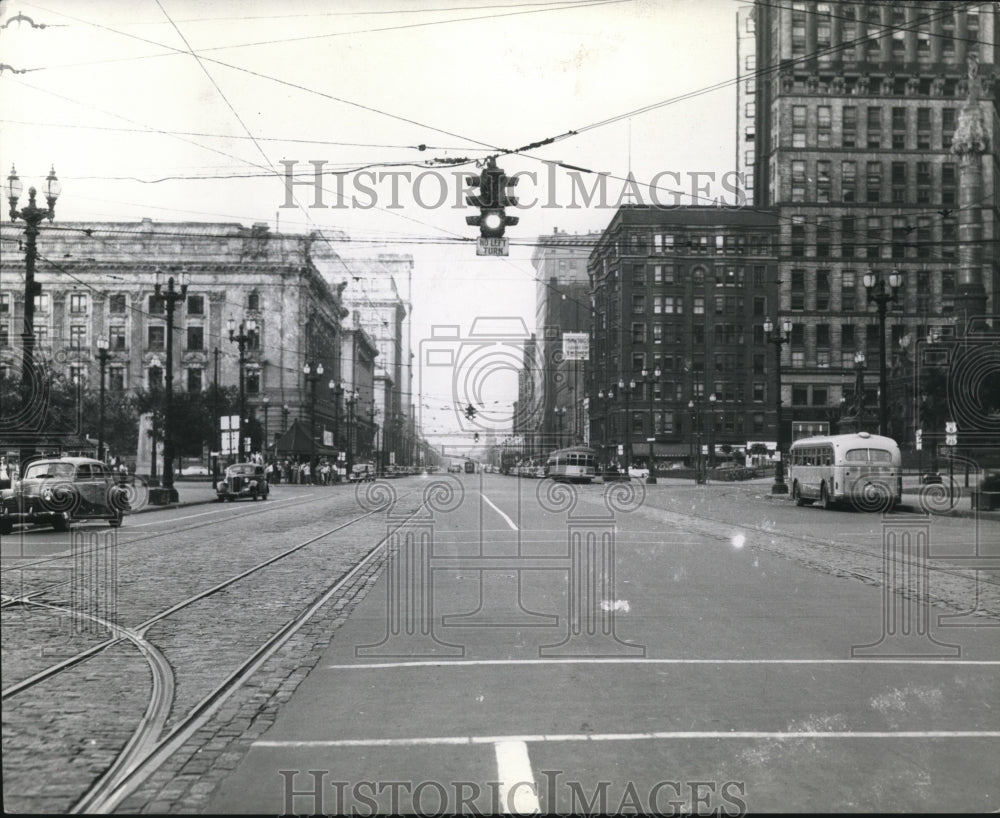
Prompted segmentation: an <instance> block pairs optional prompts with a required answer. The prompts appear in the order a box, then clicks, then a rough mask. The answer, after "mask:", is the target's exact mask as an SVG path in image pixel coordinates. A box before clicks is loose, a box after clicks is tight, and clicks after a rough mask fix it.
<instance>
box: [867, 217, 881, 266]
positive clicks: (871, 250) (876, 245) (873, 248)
mask: <svg viewBox="0 0 1000 818" xmlns="http://www.w3.org/2000/svg"><path fill="white" fill-rule="evenodd" d="M865 224H866V225H867V228H868V244H867V246H866V247H865V251H866V257H867V258H870V259H877V258H881V257H882V220H881V219H880V218H879V217H878V216H868V217H867V218H866V219H865Z"/></svg>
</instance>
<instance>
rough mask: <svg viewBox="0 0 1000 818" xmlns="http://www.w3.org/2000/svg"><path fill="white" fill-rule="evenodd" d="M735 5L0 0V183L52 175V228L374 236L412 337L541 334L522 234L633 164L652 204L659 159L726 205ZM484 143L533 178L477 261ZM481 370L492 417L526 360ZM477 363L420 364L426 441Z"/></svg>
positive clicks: (571, 222) (613, 193)
mask: <svg viewBox="0 0 1000 818" xmlns="http://www.w3.org/2000/svg"><path fill="white" fill-rule="evenodd" d="M742 5H746V4H745V3H741V2H737V0H697V1H696V2H695V1H691V0H558V2H553V1H552V0H543V1H541V2H530V3H529V2H525V1H524V0H514V2H511V3H500V2H497V0H419V1H418V2H404V0H364V2H362V1H361V0H342V2H337V3H331V2H328V1H327V0H239V2H237V1H236V0H232V1H230V0H43V2H40V3H37V2H28V1H27V0H18V1H17V2H16V3H12V2H11V0H0V26H4V27H3V28H0V63H3V64H4V68H3V70H2V71H0V163H2V168H3V171H4V172H3V177H4V179H6V176H7V173H8V172H9V169H10V166H11V165H12V164H14V165H16V167H17V171H18V174H19V176H20V178H21V179H22V181H23V182H24V185H25V188H27V187H28V186H29V185H31V184H35V185H36V186H38V187H41V186H42V183H43V180H44V178H45V176H46V175H47V173H48V170H49V168H50V166H54V167H55V169H56V171H57V173H58V175H59V178H60V180H61V181H62V186H63V190H62V195H61V197H60V199H59V202H58V205H57V219H58V220H66V221H98V220H122V221H138V220H139V219H141V218H144V217H148V218H151V219H153V220H160V221H199V222H239V223H241V224H243V225H246V226H249V225H250V224H253V223H255V222H266V223H268V224H269V225H270V227H271V229H272V230H275V229H278V230H280V231H281V232H302V233H306V232H309V231H312V230H339V231H343V232H344V233H346V235H347V236H348V237H349V240H350V241H349V243H348V244H349V246H346V247H345V248H344V253H345V254H348V255H357V254H359V252H363V250H364V248H365V247H378V246H379V245H380V244H381V243H383V242H385V243H388V244H390V245H391V247H390V249H391V250H393V251H396V252H404V253H410V254H411V255H412V256H413V258H414V262H415V267H414V277H413V293H412V301H413V312H412V316H411V320H412V325H411V328H410V329H411V337H412V339H413V347H414V350H415V351H418V350H419V349H420V347H421V343H423V344H424V346H425V347H433V345H434V343H435V342H434V335H435V330H434V327H435V326H440V325H459V326H460V327H461V331H462V333H463V336H464V334H466V333H468V332H469V331H470V330H471V327H472V325H473V322H474V321H475V319H476V318H484V319H486V318H497V317H507V318H522V319H523V320H524V324H525V326H526V327H527V328H528V330H529V331H532V330H534V329H535V328H534V326H533V325H534V313H535V307H534V302H535V286H534V283H533V279H534V271H533V269H532V267H531V263H530V259H531V253H532V250H533V243H534V242H535V241H536V240H537V238H538V236H540V235H543V234H547V233H551V232H552V231H553V229H555V228H559V229H560V230H565V231H567V232H569V233H573V232H587V231H590V230H601V229H603V228H604V227H606V226H607V224H608V222H609V221H610V220H611V217H612V215H613V214H614V212H615V209H616V207H617V205H618V203H619V201H620V200H625V199H623V197H624V196H625V194H626V193H627V192H628V190H629V189H628V186H627V184H626V182H625V180H626V179H627V178H628V175H629V173H630V172H631V174H632V175H633V176H634V177H635V179H636V180H637V183H638V185H639V187H638V194H639V195H640V196H641V197H644V198H642V199H641V200H642V201H647V203H648V200H649V199H650V196H651V194H650V189H649V187H648V186H647V185H648V183H649V182H650V180H651V179H653V178H654V177H655V176H656V174H663V173H664V172H669V173H671V174H677V175H666V176H661V177H659V180H658V182H657V187H658V189H659V195H660V196H661V197H662V198H661V199H660V201H661V203H668V204H669V203H672V202H673V201H680V202H681V203H690V201H691V199H690V198H689V197H687V196H683V197H682V198H681V199H674V198H671V194H669V193H667V192H665V190H666V189H670V190H679V191H682V192H686V191H690V190H691V189H692V180H691V174H692V173H709V174H714V181H710V180H709V179H708V177H701V179H700V180H699V182H698V183H699V184H700V185H701V186H702V187H705V186H706V184H707V186H708V192H709V198H714V197H716V196H718V197H719V198H720V199H727V200H729V201H732V198H733V197H732V194H731V193H730V192H729V191H728V190H727V189H726V188H725V187H724V186H723V183H722V182H723V175H724V174H726V173H727V172H731V171H732V170H733V164H734V154H735V104H736V102H735V86H734V85H733V84H732V80H733V79H734V78H735V75H736V57H735V31H736V24H735V18H736V12H737V9H738V8H740V7H741V6H742ZM25 18H28V19H25ZM40 26H44V27H40ZM15 72H18V73H15ZM20 72H24V73H20ZM716 86H718V87H716ZM547 140H553V141H551V142H547ZM537 143H544V144H537ZM519 149H522V150H519ZM498 153H500V154H501V155H500V156H499V158H498V164H499V165H500V166H501V167H502V168H503V169H504V170H505V171H506V172H507V174H508V175H513V174H515V173H517V174H526V175H523V176H522V178H521V179H520V183H519V185H518V187H517V189H516V193H517V194H518V195H519V196H520V197H521V200H522V207H520V208H518V212H517V213H516V215H518V216H519V218H520V223H519V224H518V225H517V226H515V227H509V228H508V229H507V236H508V238H509V239H510V244H511V247H510V255H509V257H507V258H477V256H476V255H475V243H474V240H475V238H476V236H477V229H476V228H475V227H469V226H467V225H466V223H465V217H466V216H467V215H471V214H473V213H474V212H475V211H474V210H473V209H471V208H469V207H467V206H465V205H464V203H463V201H462V200H463V196H462V193H463V191H462V187H463V181H462V180H463V178H464V175H465V174H469V173H476V172H478V171H477V169H476V163H477V161H478V162H480V163H481V162H482V161H483V160H484V158H485V157H487V156H489V155H496V154H498ZM557 162H561V163H564V164H569V165H573V166H575V167H578V168H583V169H586V170H587V171H591V172H589V173H583V172H578V173H576V174H575V175H576V177H577V178H578V179H579V180H581V182H582V183H584V184H586V185H587V186H588V188H587V189H588V191H589V189H590V188H591V187H593V185H594V184H595V182H596V180H597V179H598V178H599V177H598V176H596V175H595V174H596V173H604V174H608V176H607V177H606V179H605V184H606V191H607V192H606V196H605V197H604V201H603V202H602V201H601V200H600V197H599V196H598V197H593V198H592V199H591V201H590V203H589V205H587V204H586V203H585V200H586V198H587V196H586V195H582V194H581V191H580V190H579V189H576V188H574V181H573V175H574V174H572V173H571V172H570V171H568V170H567V169H565V168H562V167H559V166H557V165H556V164H554V163H557ZM317 167H319V168H320V169H322V171H323V174H324V175H323V176H322V188H323V189H322V193H321V194H320V196H319V200H318V201H317V198H316V190H315V188H314V184H313V183H314V181H315V170H316V168H317ZM289 172H290V173H291V174H293V175H294V178H295V181H297V182H300V183H302V184H296V185H293V186H292V187H291V188H290V190H291V193H289V188H288V186H287V184H286V183H287V181H288V176H287V174H288V173H289ZM531 174H535V176H534V178H532V176H531ZM368 191H371V192H368ZM634 198H635V195H634V192H633V200H634ZM702 203H706V202H704V201H702ZM317 204H319V205H322V206H318V207H317V206H315V205H317ZM43 240H44V238H42V239H40V241H43ZM351 286H355V283H354V282H352V284H351ZM356 286H361V287H363V282H362V283H360V284H357V285H356ZM489 371H490V373H491V374H490V375H489V376H488V377H487V378H486V379H485V380H484V381H483V382H482V383H481V384H480V387H481V392H480V394H479V396H478V397H479V399H480V400H482V401H483V403H484V404H485V405H486V407H485V408H487V409H488V410H490V411H491V412H492V416H493V417H497V416H502V415H503V414H504V412H505V411H506V412H508V413H509V411H510V408H511V406H512V401H513V400H514V399H515V398H516V383H517V381H516V373H515V372H514V371H513V370H512V369H511V368H509V367H504V366H499V367H493V368H491V369H490V370H489ZM467 374H468V373H465V374H462V373H452V374H449V373H447V372H445V371H437V370H435V371H433V372H432V371H430V370H425V371H424V373H423V377H422V378H421V377H419V376H418V375H417V374H416V373H415V378H414V383H415V388H417V386H418V385H419V388H420V390H421V391H422V393H423V394H422V398H421V397H420V396H414V397H413V401H412V402H413V403H415V404H416V403H419V402H422V403H423V407H422V408H423V412H422V415H423V421H424V426H425V431H427V432H428V433H430V434H439V435H444V434H445V433H446V432H448V431H449V430H454V429H458V428H460V423H459V420H458V418H457V416H456V414H455V407H458V406H460V405H464V401H465V399H466V397H467V395H465V394H464V393H462V388H463V387H461V386H458V387H456V386H455V385H454V384H456V383H466V382H468V381H469V379H468V377H467ZM504 407H506V409H505V408H504ZM500 425H502V424H499V423H498V426H497V428H499V426H500ZM441 439H442V440H444V439H445V438H444V437H441Z"/></svg>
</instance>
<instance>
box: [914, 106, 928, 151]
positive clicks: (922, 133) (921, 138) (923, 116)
mask: <svg viewBox="0 0 1000 818" xmlns="http://www.w3.org/2000/svg"><path fill="white" fill-rule="evenodd" d="M930 149H931V109H930V108H917V150H921V151H927V150H930Z"/></svg>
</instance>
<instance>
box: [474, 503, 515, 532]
mask: <svg viewBox="0 0 1000 818" xmlns="http://www.w3.org/2000/svg"><path fill="white" fill-rule="evenodd" d="M482 498H483V500H485V501H486V504H487V505H488V506H489V507H490V508H492V509H493V510H494V511H495V512H496V513H497V514H499V515H500V516H501V517H503V518H504V521H505V522H506V523H507V525H509V526H510V527H511V529H512V530H513V531H517V526H516V525H514V521H513V520H512V519H511V518H510V517H508V516H507V515H506V514H504V513H503V512H502V511H501V510H500V509H499V508H497V506H496V504H495V503H494V502H493V501H492V500H491V499H490V498H489V497H487V496H486V495H485V494H483V495H482Z"/></svg>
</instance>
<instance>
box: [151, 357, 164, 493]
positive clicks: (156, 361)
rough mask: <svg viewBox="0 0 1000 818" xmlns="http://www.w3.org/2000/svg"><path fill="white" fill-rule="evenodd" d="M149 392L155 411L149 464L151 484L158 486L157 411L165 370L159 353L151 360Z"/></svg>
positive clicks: (153, 413)
mask: <svg viewBox="0 0 1000 818" xmlns="http://www.w3.org/2000/svg"><path fill="white" fill-rule="evenodd" d="M148 372H149V392H150V396H151V397H152V399H153V400H152V403H153V411H152V413H151V414H152V426H153V428H152V429H151V430H150V431H151V432H152V436H153V461H152V463H150V465H149V485H151V486H157V485H159V481H158V480H157V479H156V438H157V433H156V413H157V410H158V409H159V408H160V395H159V388H160V375H161V373H162V372H163V370H162V369H161V368H160V358H159V356H158V355H154V356H153V357H152V360H150V362H149V370H148Z"/></svg>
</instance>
